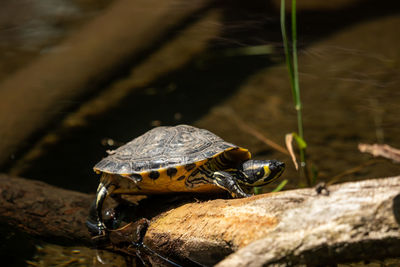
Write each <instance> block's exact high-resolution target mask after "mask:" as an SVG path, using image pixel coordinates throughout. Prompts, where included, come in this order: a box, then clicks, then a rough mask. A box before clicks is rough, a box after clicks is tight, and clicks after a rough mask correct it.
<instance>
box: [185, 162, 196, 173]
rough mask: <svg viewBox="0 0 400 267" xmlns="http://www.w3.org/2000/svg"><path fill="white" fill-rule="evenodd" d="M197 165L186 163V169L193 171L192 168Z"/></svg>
mask: <svg viewBox="0 0 400 267" xmlns="http://www.w3.org/2000/svg"><path fill="white" fill-rule="evenodd" d="M195 167H196V164H194V163H189V164H186V165H185V170H187V171H191V170H193V169H194V168H195Z"/></svg>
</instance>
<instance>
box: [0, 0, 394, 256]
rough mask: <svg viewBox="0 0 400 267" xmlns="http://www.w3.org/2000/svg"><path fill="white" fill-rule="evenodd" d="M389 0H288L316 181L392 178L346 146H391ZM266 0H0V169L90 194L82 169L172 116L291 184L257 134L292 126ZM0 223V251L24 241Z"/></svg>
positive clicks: (92, 178)
mask: <svg viewBox="0 0 400 267" xmlns="http://www.w3.org/2000/svg"><path fill="white" fill-rule="evenodd" d="M399 7H400V3H399V2H398V1H395V0H388V1H384V2H382V1H374V0H337V1H328V2H327V1H318V0H302V1H298V5H297V10H298V21H297V25H298V38H299V40H298V52H299V55H298V56H299V70H300V87H301V97H302V102H303V108H304V110H303V116H304V134H305V140H306V142H307V144H308V147H307V152H308V160H309V161H310V164H311V165H312V169H313V172H314V174H315V175H316V179H317V181H329V180H330V179H332V178H333V177H336V178H335V179H336V180H337V182H344V181H349V180H360V179H367V178H377V177H386V176H394V175H398V174H399V173H400V166H399V165H396V164H393V163H392V162H391V161H389V160H379V161H376V162H373V163H371V164H366V162H368V161H369V160H370V159H371V156H370V155H368V154H362V153H360V152H359V151H358V149H357V145H358V144H359V143H382V144H389V145H391V146H393V147H397V148H400V138H399V136H400V128H399V118H400V108H399V103H400V91H399V85H400V76H399V73H400V49H399V43H400V35H399V34H398V32H399V26H400V17H399V13H400V8H399ZM279 8H280V1H278V0H264V1H259V0H253V1H246V3H245V2H244V1H209V0H196V1H183V0H180V1H179V0H174V1H172V0H162V1H160V0H147V1H145V0H137V1H129V0H97V1H94V0H70V1H67V0H51V1H50V0H37V1H30V0H13V1H11V0H3V1H2V4H1V8H0V151H2V153H1V154H0V171H1V172H3V173H8V174H10V175H12V176H20V177H24V178H30V179H36V180H41V181H44V182H47V183H49V184H52V185H56V186H59V187H63V188H67V189H72V190H76V191H81V192H86V193H94V192H95V190H96V187H97V184H98V176H97V175H96V174H95V173H94V172H93V171H92V167H93V166H94V164H95V163H97V162H98V161H99V160H100V159H101V158H102V157H104V156H106V153H105V151H106V150H108V149H114V148H116V147H118V146H120V145H122V144H124V143H126V142H128V141H130V140H131V139H133V138H135V137H137V136H138V135H140V134H143V133H145V132H146V131H148V130H149V129H151V128H153V127H155V126H160V125H176V124H183V123H184V124H190V125H194V126H197V127H200V128H206V129H208V130H210V131H212V132H214V133H215V134H217V135H219V136H221V137H222V138H223V139H225V140H226V141H228V142H231V143H234V144H237V145H239V146H242V147H246V148H248V149H249V150H250V151H251V152H252V154H253V157H254V158H257V159H271V158H275V159H279V160H282V161H284V162H286V166H287V170H286V172H285V173H284V175H283V178H284V179H288V181H289V183H288V184H287V185H286V187H285V189H290V188H297V187H299V186H302V185H304V184H305V183H304V181H302V180H301V178H300V176H299V174H298V172H297V171H296V170H295V169H294V167H293V164H292V163H291V160H290V157H289V156H288V155H287V154H286V153H283V152H282V151H280V150H279V149H276V148H274V147H271V146H269V145H267V144H266V143H265V142H263V138H264V139H267V140H269V141H272V142H275V143H276V144H278V145H280V146H284V138H285V134H287V133H291V132H295V131H297V122H296V111H295V108H294V104H293V99H292V95H291V89H290V82H289V76H288V72H287V68H286V65H285V58H284V54H283V45H282V37H281V29H280V23H279ZM287 10H290V8H289V6H288V8H287ZM288 25H289V24H288ZM255 133H256V134H255ZM260 135H261V136H262V137H263V138H260ZM349 170H351V171H349ZM279 182H280V181H276V182H275V183H274V184H271V185H270V186H269V187H268V188H265V191H269V190H271V189H273V188H275V187H276V186H277V185H278V184H279ZM7 231H8V230H2V234H1V235H2V238H1V239H2V240H5V241H4V242H3V243H4V244H8V245H3V246H4V247H3V248H1V249H2V250H3V252H4V253H6V252H5V251H8V250H10V251H13V253H14V252H15V251H16V250H17V247H18V249H20V250H23V249H24V248H21V247H20V246H19V245H18V244H20V243H21V240H24V239H23V238H28V237H21V236H19V234H13V235H12V236H11V237H10V236H9V235H8V234H9V233H7V234H6V233H5V232H7ZM3 233H4V234H3ZM21 238H22V239H21ZM28 239H29V238H28ZM7 242H8V243H7ZM32 242H33V241H32ZM11 243H13V244H15V247H14V246H12V245H9V244H11ZM29 244H31V243H29ZM6 247H7V249H8V250H6ZM36 248H37V247H36ZM14 249H15V250H14ZM26 251H27V256H26V259H29V258H30V257H32V253H33V254H34V253H37V249H33V247H32V246H30V245H27V248H26ZM35 251H36V252H35ZM88 253H89V252H88ZM50 254H51V253H50ZM53 254H54V253H53ZM67 254H68V253H67ZM66 257H67V258H68V256H66ZM20 258H21V260H23V262H25V259H22V257H20Z"/></svg>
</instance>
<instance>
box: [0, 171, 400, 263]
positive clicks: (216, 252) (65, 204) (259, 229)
mask: <svg viewBox="0 0 400 267" xmlns="http://www.w3.org/2000/svg"><path fill="white" fill-rule="evenodd" d="M328 189H329V194H327V191H322V193H320V194H319V193H317V191H316V190H315V189H313V188H312V189H297V190H290V191H283V192H279V193H270V194H263V195H258V196H253V197H250V198H246V199H215V200H210V201H205V202H199V201H198V202H194V203H188V204H183V205H177V204H176V203H174V202H171V203H170V204H168V205H170V207H171V206H172V207H174V208H169V209H168V208H166V207H167V206H168V205H167V206H165V205H164V206H163V207H161V208H160V207H158V205H157V201H159V199H157V201H155V202H153V203H147V205H146V202H141V203H140V205H139V207H140V206H141V205H142V207H140V208H141V209H142V210H147V211H152V215H149V216H148V217H149V218H152V219H151V220H150V226H149V228H148V230H147V232H146V234H145V237H144V243H145V244H146V245H147V246H148V247H150V248H152V249H153V250H155V251H157V252H158V253H160V254H161V255H164V256H167V257H169V258H172V259H175V260H178V261H182V262H197V263H200V264H202V265H214V264H217V263H218V262H219V261H221V260H223V259H224V258H225V257H226V256H228V255H229V254H231V253H233V252H235V251H237V252H235V253H234V254H232V255H230V256H229V257H227V258H226V259H224V260H223V261H221V262H220V263H218V265H217V266H246V265H249V266H265V265H269V264H276V265H282V266H283V265H287V264H289V265H290V264H293V265H296V264H308V265H310V266H314V265H326V264H332V263H340V262H350V261H358V260H368V259H378V258H385V257H399V256H400V176H397V177H392V178H385V179H372V180H366V181H361V182H350V183H344V184H339V185H334V186H331V187H329V188H328ZM93 197H94V196H92V195H86V194H82V193H77V192H73V191H68V190H63V189H58V188H55V187H53V186H49V185H46V184H44V183H42V182H37V181H30V180H25V179H21V178H10V177H8V176H5V175H0V218H1V219H2V220H3V221H6V222H9V223H12V224H14V225H16V226H18V227H19V228H21V229H22V230H24V231H26V232H28V233H30V234H34V235H36V236H42V237H46V238H54V237H56V238H63V239H65V240H72V241H77V240H80V241H84V242H87V241H89V239H90V238H89V235H88V232H87V230H86V227H85V225H84V221H85V220H86V217H87V214H88V208H89V205H90V203H91V201H92V199H93ZM166 199H168V198H166ZM169 199H170V200H171V199H172V197H169ZM160 206H162V205H160ZM157 209H161V210H167V211H165V212H162V213H160V212H159V211H157ZM136 238H137V237H136ZM127 241H136V240H127ZM118 251H124V248H121V247H119V248H118ZM126 251H127V250H126ZM127 252H131V251H127ZM130 254H132V253H130ZM158 262H159V264H162V261H160V260H159V261H158Z"/></svg>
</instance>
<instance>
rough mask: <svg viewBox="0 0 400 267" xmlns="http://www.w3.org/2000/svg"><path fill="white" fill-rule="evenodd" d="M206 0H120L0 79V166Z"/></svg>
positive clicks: (203, 5) (199, 7) (202, 5)
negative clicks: (40, 54) (31, 138)
mask: <svg viewBox="0 0 400 267" xmlns="http://www.w3.org/2000/svg"><path fill="white" fill-rule="evenodd" d="M208 2H209V1H208V0H196V1H190V2H188V1H183V0H164V1H158V0H136V1H131V0H119V1H116V2H115V3H113V4H112V5H111V6H110V7H109V8H108V9H107V10H106V11H105V12H104V13H103V14H101V15H99V16H98V17H97V18H95V19H94V20H93V21H91V22H90V23H88V24H87V25H85V26H84V27H83V28H82V29H81V30H80V31H78V32H76V33H74V34H73V35H71V36H70V37H68V38H67V39H66V40H64V41H63V42H62V44H61V45H59V46H57V47H54V48H53V50H52V52H50V53H47V54H44V55H42V56H41V57H39V58H38V59H37V60H36V61H35V62H32V64H30V65H29V66H27V67H25V68H23V69H21V70H19V71H17V72H16V73H14V74H12V75H11V76H10V77H8V78H7V79H6V80H4V81H2V82H1V83H0V122H1V127H0V139H1V140H2V142H0V151H2V153H0V165H1V164H5V162H6V161H7V160H9V159H10V157H11V156H12V154H13V153H15V152H16V151H17V149H19V148H20V146H21V145H23V144H24V141H25V140H26V139H27V138H28V137H30V136H32V135H33V134H34V133H35V132H36V131H37V130H38V129H42V128H44V127H45V125H47V123H49V122H50V121H52V120H53V119H54V118H55V117H57V116H59V114H60V113H61V111H63V110H65V109H67V108H70V107H71V103H73V102H74V101H76V99H77V98H79V97H82V96H84V95H87V94H88V93H89V92H90V91H91V90H93V88H94V87H95V84H96V83H101V82H104V81H107V80H109V79H110V78H111V76H112V75H115V73H114V69H115V68H116V67H115V66H121V65H123V64H126V61H127V59H132V58H133V57H134V56H137V55H138V54H140V53H142V52H143V51H144V50H146V49H148V48H149V47H152V46H153V44H154V43H156V42H157V41H159V40H160V39H161V38H162V37H164V36H165V35H166V34H167V33H168V30H170V29H171V28H172V27H174V26H176V25H177V24H178V23H179V22H182V21H183V20H185V19H187V18H188V17H189V16H190V15H191V14H193V13H194V12H196V11H199V10H201V9H202V8H205V6H206V5H207V3H208Z"/></svg>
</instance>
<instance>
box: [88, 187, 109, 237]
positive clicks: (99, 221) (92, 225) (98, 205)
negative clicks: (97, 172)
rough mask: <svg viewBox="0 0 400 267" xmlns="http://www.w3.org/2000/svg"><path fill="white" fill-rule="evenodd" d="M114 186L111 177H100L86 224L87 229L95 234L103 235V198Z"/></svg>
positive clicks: (104, 227) (104, 231)
mask: <svg viewBox="0 0 400 267" xmlns="http://www.w3.org/2000/svg"><path fill="white" fill-rule="evenodd" d="M115 188H116V186H115V184H113V183H112V180H111V179H101V181H100V184H99V187H98V188H97V193H96V199H95V200H94V201H93V203H92V205H91V207H90V210H89V217H88V219H87V221H86V225H87V227H88V228H89V231H90V232H91V233H92V234H93V235H95V236H105V235H106V229H107V227H106V226H105V224H104V222H103V214H102V210H103V204H104V201H105V199H106V198H107V197H108V196H109V195H110V194H111V193H112V192H113V191H114V190H115Z"/></svg>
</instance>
